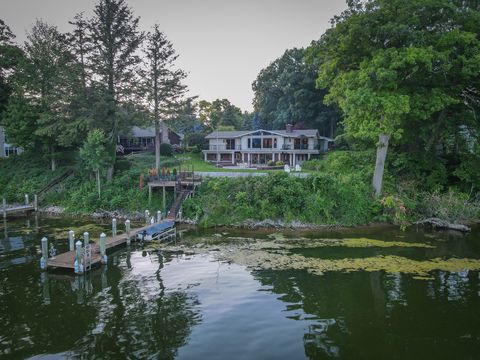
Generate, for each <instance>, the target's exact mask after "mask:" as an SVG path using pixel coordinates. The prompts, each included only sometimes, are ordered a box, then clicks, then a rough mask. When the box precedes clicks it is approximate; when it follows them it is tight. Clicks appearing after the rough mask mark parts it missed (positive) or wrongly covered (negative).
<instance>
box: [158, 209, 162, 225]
mask: <svg viewBox="0 0 480 360" xmlns="http://www.w3.org/2000/svg"><path fill="white" fill-rule="evenodd" d="M160 221H162V212H161V211H160V210H158V211H157V222H160Z"/></svg>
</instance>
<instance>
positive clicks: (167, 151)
mask: <svg viewBox="0 0 480 360" xmlns="http://www.w3.org/2000/svg"><path fill="white" fill-rule="evenodd" d="M172 153H173V148H172V145H170V144H167V143H162V144H160V154H161V155H163V156H172Z"/></svg>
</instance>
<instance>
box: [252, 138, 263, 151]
mask: <svg viewBox="0 0 480 360" xmlns="http://www.w3.org/2000/svg"><path fill="white" fill-rule="evenodd" d="M261 147H262V139H259V138H256V139H252V148H253V149H260V148H261Z"/></svg>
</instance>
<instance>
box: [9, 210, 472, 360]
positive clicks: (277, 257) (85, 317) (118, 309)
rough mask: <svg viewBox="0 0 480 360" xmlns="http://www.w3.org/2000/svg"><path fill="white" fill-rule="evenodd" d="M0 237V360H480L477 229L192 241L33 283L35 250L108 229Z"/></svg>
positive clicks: (200, 236)
mask: <svg viewBox="0 0 480 360" xmlns="http://www.w3.org/2000/svg"><path fill="white" fill-rule="evenodd" d="M0 225H1V230H0V358H1V359H24V358H33V359H51V358H53V359H63V358H81V359H94V358H96V359H124V358H125V359H144V358H145V359H150V358H153V359H157V358H158V359H170V358H178V359H305V358H309V359H329V358H336V359H479V358H480V275H479V272H478V268H479V267H480V265H479V263H480V260H479V259H480V231H479V229H478V228H475V229H474V231H473V232H472V233H470V234H467V235H463V234H459V233H454V232H432V231H422V230H420V229H416V228H411V229H409V230H407V231H406V232H401V231H399V230H398V229H396V228H381V229H364V230H350V231H343V232H342V231H340V232H325V233H321V232H309V233H298V232H296V233H288V232H287V233H284V234H282V233H278V232H274V233H272V232H267V231H257V232H245V231H243V232H240V231H235V230H228V229H227V230H225V229H222V230H217V231H216V230H209V231H195V230H188V231H184V232H183V233H182V239H180V240H179V241H178V242H177V244H176V245H172V246H168V247H164V248H158V247H152V246H150V245H147V246H146V247H144V248H142V247H141V246H139V245H132V246H131V248H123V249H120V250H118V251H116V252H114V253H112V254H110V255H109V261H108V265H107V266H104V267H101V268H99V269H96V270H94V271H92V272H91V273H89V274H87V275H86V276H74V275H72V274H69V273H65V272H48V273H47V272H42V271H40V269H39V258H40V255H39V253H40V247H39V245H40V238H41V237H42V236H48V237H49V239H50V240H51V241H52V242H54V243H55V245H56V247H57V248H58V249H59V251H60V252H63V251H65V250H66V247H67V241H66V240H65V239H66V232H67V231H68V230H69V229H70V228H73V229H74V230H76V233H82V232H83V231H89V232H90V233H91V237H92V238H96V237H98V234H99V233H100V232H101V231H106V230H108V229H109V228H110V225H109V224H105V223H104V224H102V223H92V222H91V221H85V220H81V219H76V220H71V219H42V218H40V219H35V218H33V217H32V218H30V219H28V220H27V219H16V220H9V221H8V223H7V227H6V228H5V226H4V225H3V224H2V223H1V222H0ZM432 259H436V260H434V262H432V261H431V260H432ZM463 259H467V260H463ZM432 269H433V270H432Z"/></svg>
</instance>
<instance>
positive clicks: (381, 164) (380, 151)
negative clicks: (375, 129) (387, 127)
mask: <svg viewBox="0 0 480 360" xmlns="http://www.w3.org/2000/svg"><path fill="white" fill-rule="evenodd" d="M389 141H390V135H387V134H380V135H379V136H378V145H377V161H376V163H375V172H374V173H373V188H374V189H375V196H380V195H381V194H382V182H383V172H384V170H385V160H386V158H387V151H388V142H389Z"/></svg>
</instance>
